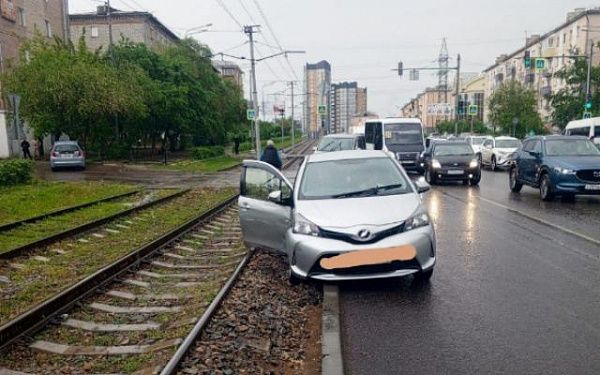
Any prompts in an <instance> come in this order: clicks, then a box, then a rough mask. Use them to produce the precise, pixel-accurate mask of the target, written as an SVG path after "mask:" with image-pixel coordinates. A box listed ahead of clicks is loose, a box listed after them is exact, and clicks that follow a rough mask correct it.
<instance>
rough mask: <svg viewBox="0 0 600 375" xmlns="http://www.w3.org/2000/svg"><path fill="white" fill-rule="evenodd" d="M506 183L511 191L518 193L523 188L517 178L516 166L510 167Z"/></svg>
mask: <svg viewBox="0 0 600 375" xmlns="http://www.w3.org/2000/svg"><path fill="white" fill-rule="evenodd" d="M508 184H509V186H510V191H512V192H513V193H518V192H520V191H521V189H522V188H523V184H522V183H520V182H519V181H518V180H517V168H516V167H513V168H511V169H510V172H509V173H508Z"/></svg>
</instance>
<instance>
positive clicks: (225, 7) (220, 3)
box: [215, 0, 243, 29]
mask: <svg viewBox="0 0 600 375" xmlns="http://www.w3.org/2000/svg"><path fill="white" fill-rule="evenodd" d="M215 1H216V2H217V4H219V6H221V8H222V9H223V10H224V11H225V13H227V15H228V16H229V17H230V18H231V19H232V20H233V22H235V23H236V25H238V26H239V27H240V29H243V26H242V24H241V23H240V21H238V20H237V18H235V16H234V15H233V13H231V11H230V10H229V8H227V5H225V3H224V2H223V0H215Z"/></svg>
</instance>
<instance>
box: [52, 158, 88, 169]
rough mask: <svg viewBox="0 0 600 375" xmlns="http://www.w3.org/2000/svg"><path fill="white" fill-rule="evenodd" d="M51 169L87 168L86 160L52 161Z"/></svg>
mask: <svg viewBox="0 0 600 375" xmlns="http://www.w3.org/2000/svg"><path fill="white" fill-rule="evenodd" d="M50 167H51V168H60V167H85V159H81V158H73V159H50Z"/></svg>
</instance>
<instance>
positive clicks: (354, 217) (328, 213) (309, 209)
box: [296, 193, 421, 229]
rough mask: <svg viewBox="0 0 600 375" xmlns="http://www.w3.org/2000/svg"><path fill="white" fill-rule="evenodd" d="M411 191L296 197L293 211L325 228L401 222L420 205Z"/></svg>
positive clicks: (418, 199) (417, 198)
mask: <svg viewBox="0 0 600 375" xmlns="http://www.w3.org/2000/svg"><path fill="white" fill-rule="evenodd" d="M420 204H421V199H420V198H419V196H418V195H417V194H415V193H408V194H401V195H386V196H377V197H364V198H346V199H323V200H298V201H296V212H297V213H299V214H300V215H302V216H304V217H305V218H306V219H308V220H310V221H311V222H313V223H315V224H316V225H317V226H319V227H321V228H325V229H336V228H338V229H339V228H350V227H354V226H358V225H367V226H385V225H388V224H393V223H399V222H403V221H405V220H406V219H408V218H409V217H410V216H411V215H412V214H413V213H414V212H415V211H416V210H417V208H418V207H419V206H420Z"/></svg>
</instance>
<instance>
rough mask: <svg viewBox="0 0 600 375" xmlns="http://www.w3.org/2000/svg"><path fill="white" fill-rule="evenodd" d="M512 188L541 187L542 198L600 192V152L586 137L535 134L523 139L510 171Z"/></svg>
mask: <svg viewBox="0 0 600 375" xmlns="http://www.w3.org/2000/svg"><path fill="white" fill-rule="evenodd" d="M509 176H510V177H509V183H510V190H512V191H513V192H515V193H518V192H520V191H521V188H522V187H523V185H529V186H531V187H534V188H539V190H540V198H541V199H542V200H545V201H549V200H552V199H553V198H554V196H555V195H562V196H566V197H573V196H575V195H578V194H600V151H599V150H598V149H597V148H596V146H595V145H594V144H593V143H592V142H591V141H590V140H589V139H587V138H586V137H578V136H570V137H569V136H546V137H532V138H528V139H526V140H525V141H524V142H523V147H522V148H521V149H520V150H519V151H518V152H517V155H516V158H515V160H514V162H513V163H512V166H511V168H510V174H509Z"/></svg>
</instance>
